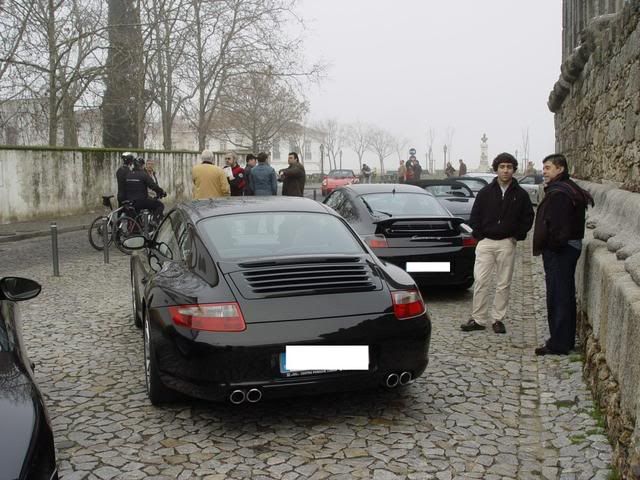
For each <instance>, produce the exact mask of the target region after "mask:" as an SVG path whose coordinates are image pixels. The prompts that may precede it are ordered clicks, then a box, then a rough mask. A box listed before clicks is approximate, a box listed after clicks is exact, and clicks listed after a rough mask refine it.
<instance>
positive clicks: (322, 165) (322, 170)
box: [320, 143, 324, 177]
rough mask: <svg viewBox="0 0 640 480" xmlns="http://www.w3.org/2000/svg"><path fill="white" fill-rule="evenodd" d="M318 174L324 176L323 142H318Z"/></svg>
mask: <svg viewBox="0 0 640 480" xmlns="http://www.w3.org/2000/svg"><path fill="white" fill-rule="evenodd" d="M320 175H322V176H323V177H324V144H322V143H321V144H320Z"/></svg>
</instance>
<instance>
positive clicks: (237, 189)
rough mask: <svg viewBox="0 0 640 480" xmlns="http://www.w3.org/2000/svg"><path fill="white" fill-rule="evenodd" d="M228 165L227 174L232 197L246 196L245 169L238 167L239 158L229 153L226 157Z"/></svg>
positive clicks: (226, 167)
mask: <svg viewBox="0 0 640 480" xmlns="http://www.w3.org/2000/svg"><path fill="white" fill-rule="evenodd" d="M224 161H225V163H226V166H225V168H224V169H225V172H226V174H227V178H228V179H229V187H230V188H231V196H232V197H241V196H242V195H244V190H245V186H246V179H245V178H244V168H242V167H241V166H240V165H238V156H237V155H236V154H235V153H233V152H229V153H227V154H226V155H225V156H224Z"/></svg>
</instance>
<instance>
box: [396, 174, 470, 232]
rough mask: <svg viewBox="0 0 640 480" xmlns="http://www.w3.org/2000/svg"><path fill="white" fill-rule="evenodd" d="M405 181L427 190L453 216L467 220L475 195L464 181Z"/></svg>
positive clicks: (451, 179)
mask: <svg viewBox="0 0 640 480" xmlns="http://www.w3.org/2000/svg"><path fill="white" fill-rule="evenodd" d="M407 183H410V184H411V185H416V186H418V187H420V188H422V189H424V190H425V191H427V192H429V193H430V194H431V195H433V196H434V197H436V199H437V200H438V201H439V202H440V203H441V204H442V206H443V207H445V208H446V209H447V210H449V212H451V214H452V215H453V216H454V217H460V218H462V219H463V220H464V221H465V222H469V219H470V217H471V209H472V208H473V202H474V201H475V198H476V196H475V195H474V194H473V191H472V190H471V189H470V188H469V187H468V186H467V185H466V184H465V183H464V182H459V181H458V180H457V179H453V178H450V179H449V178H447V179H444V180H413V181H411V182H407Z"/></svg>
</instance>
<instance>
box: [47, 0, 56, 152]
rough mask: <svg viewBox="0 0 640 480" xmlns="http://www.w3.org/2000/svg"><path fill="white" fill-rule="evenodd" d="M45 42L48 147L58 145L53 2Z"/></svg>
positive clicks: (50, 7) (49, 9)
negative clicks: (46, 49) (46, 55)
mask: <svg viewBox="0 0 640 480" xmlns="http://www.w3.org/2000/svg"><path fill="white" fill-rule="evenodd" d="M47 41H48V49H49V145H50V146H55V145H57V144H58V102H57V100H58V98H57V82H56V75H57V64H58V54H57V51H56V24H55V6H54V4H53V0H49V1H48V3H47Z"/></svg>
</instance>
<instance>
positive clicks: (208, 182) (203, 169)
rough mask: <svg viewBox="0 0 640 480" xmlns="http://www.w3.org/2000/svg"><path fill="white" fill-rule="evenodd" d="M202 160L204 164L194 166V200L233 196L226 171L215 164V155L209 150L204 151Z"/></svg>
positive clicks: (192, 173) (192, 171) (201, 156)
mask: <svg viewBox="0 0 640 480" xmlns="http://www.w3.org/2000/svg"><path fill="white" fill-rule="evenodd" d="M200 158H201V159H202V163H200V164H198V165H194V167H193V169H192V170H191V175H192V177H193V199H194V200H202V199H206V198H215V197H228V196H229V195H230V194H231V190H230V189H229V181H228V180H227V176H226V174H225V173H224V170H222V168H220V167H218V166H217V165H214V164H213V153H211V151H209V150H203V151H202V153H201V154H200Z"/></svg>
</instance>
